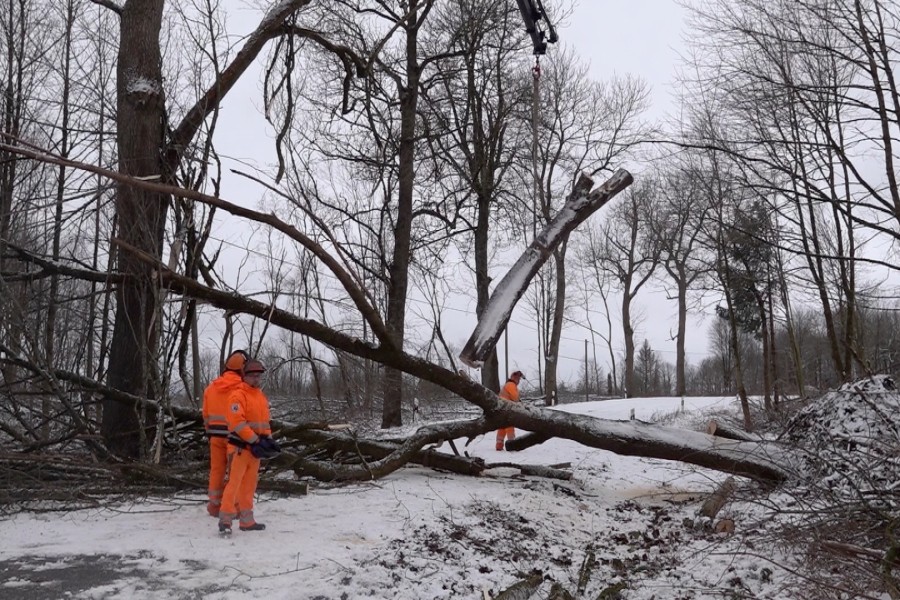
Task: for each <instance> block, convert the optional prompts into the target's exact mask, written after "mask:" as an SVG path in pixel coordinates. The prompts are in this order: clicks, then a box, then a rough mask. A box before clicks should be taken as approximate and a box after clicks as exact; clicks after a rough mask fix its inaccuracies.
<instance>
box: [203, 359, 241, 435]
mask: <svg viewBox="0 0 900 600" xmlns="http://www.w3.org/2000/svg"><path fill="white" fill-rule="evenodd" d="M243 383H244V381H243V380H242V379H241V375H240V373H237V372H236V371H225V372H224V373H222V374H221V375H219V376H218V377H216V378H215V379H213V380H212V381H211V382H210V383H209V385H208V386H206V390H205V391H204V392H203V426H204V427H205V428H206V435H208V436H209V437H223V438H225V437H228V399H229V397H230V396H231V393H232V392H233V391H234V390H236V389H237V388H238V387H240V386H241V385H242V384H243Z"/></svg>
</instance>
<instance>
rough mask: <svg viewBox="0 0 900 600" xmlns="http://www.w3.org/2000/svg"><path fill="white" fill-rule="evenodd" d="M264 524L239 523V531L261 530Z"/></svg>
mask: <svg viewBox="0 0 900 600" xmlns="http://www.w3.org/2000/svg"><path fill="white" fill-rule="evenodd" d="M265 528H266V526H265V525H263V524H262V523H254V524H253V525H241V531H262V530H263V529H265Z"/></svg>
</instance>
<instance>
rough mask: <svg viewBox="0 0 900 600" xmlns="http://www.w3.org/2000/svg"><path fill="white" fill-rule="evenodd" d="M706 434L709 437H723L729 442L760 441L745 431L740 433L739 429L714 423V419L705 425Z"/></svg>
mask: <svg viewBox="0 0 900 600" xmlns="http://www.w3.org/2000/svg"><path fill="white" fill-rule="evenodd" d="M706 433H708V434H709V435H716V436H719V437H723V438H726V439H729V440H740V441H742V442H758V441H760V438H759V437H757V436H754V435H752V434H750V433H747V432H746V431H741V430H740V429H735V428H734V427H729V426H728V425H725V424H724V423H721V422H719V421H716V420H715V419H710V421H709V423H707V425H706Z"/></svg>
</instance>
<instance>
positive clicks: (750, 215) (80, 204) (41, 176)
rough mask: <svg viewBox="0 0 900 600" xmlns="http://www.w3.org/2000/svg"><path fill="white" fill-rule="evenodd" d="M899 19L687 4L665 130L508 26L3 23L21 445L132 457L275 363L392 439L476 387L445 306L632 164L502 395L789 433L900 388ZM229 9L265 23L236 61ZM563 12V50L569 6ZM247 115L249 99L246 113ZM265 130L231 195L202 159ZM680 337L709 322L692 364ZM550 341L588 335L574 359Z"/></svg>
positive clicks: (558, 274) (494, 17) (218, 8)
mask: <svg viewBox="0 0 900 600" xmlns="http://www.w3.org/2000/svg"><path fill="white" fill-rule="evenodd" d="M896 8H897V7H896V6H895V4H894V3H892V2H879V1H872V2H867V3H862V2H826V3H820V2H809V3H807V2H787V1H784V2H774V3H773V2H755V1H753V0H741V1H740V2H704V3H699V2H698V3H686V4H685V6H684V8H683V10H684V15H685V17H686V23H687V26H686V27H687V32H688V33H687V35H686V38H687V39H688V40H691V41H690V42H689V43H688V44H687V45H686V46H685V48H684V51H683V62H682V63H681V64H680V66H679V68H678V71H677V73H675V75H676V81H677V88H676V89H677V90H678V94H677V96H676V97H675V100H674V106H673V109H672V111H671V114H670V115H669V117H670V118H669V119H668V120H666V121H665V122H663V121H660V120H657V119H651V118H649V117H648V114H649V113H648V109H649V103H650V91H649V87H648V84H647V83H646V82H645V81H644V80H642V79H641V78H640V77H639V76H635V75H631V74H617V75H615V76H608V77H603V78H602V79H600V78H595V77H594V76H593V75H592V71H591V70H590V69H589V67H588V63H587V57H584V56H580V55H579V54H578V53H577V52H576V50H575V49H574V48H573V47H571V46H567V45H566V42H565V41H561V42H560V43H559V44H558V45H556V46H553V47H552V50H551V52H548V54H547V55H546V56H545V57H543V58H542V60H541V72H540V79H539V82H538V84H536V79H535V78H534V77H533V70H532V69H533V64H534V62H533V61H534V59H533V56H532V54H531V40H530V39H529V38H528V36H527V35H526V34H525V32H524V31H523V27H522V21H521V17H520V14H519V12H518V10H517V7H516V6H515V5H514V4H512V3H508V4H504V3H494V2H486V1H485V2H482V1H478V0H454V1H446V2H438V1H432V0H415V1H407V2H401V3H395V2H387V1H378V0H372V1H363V0H359V1H351V0H331V1H326V0H322V1H315V0H285V1H282V2H279V3H273V4H265V5H263V6H261V7H260V8H259V9H258V12H257V13H256V15H257V17H256V19H254V18H253V17H252V16H251V15H252V14H253V13H251V12H250V11H249V10H248V7H245V6H244V5H241V6H240V7H239V8H238V7H235V6H232V5H229V4H225V3H215V2H210V1H206V2H201V1H195V2H188V1H178V2H173V1H170V2H164V1H163V0H128V1H126V2H122V3H116V2H114V1H112V0H94V1H87V0H80V1H79V0H67V1H66V2H62V3H60V2H49V1H41V0H7V1H6V2H5V3H4V11H3V12H2V13H0V19H2V23H0V25H2V44H3V47H2V49H3V52H2V58H0V66H2V73H3V84H2V88H3V94H2V102H3V104H2V106H0V109H2V118H3V141H2V143H0V261H2V263H0V276H2V294H3V302H2V306H3V308H2V311H3V314H2V323H0V332H2V335H0V344H2V347H0V351H2V352H3V357H2V359H0V361H2V368H3V378H4V384H5V387H4V393H5V394H6V396H7V400H8V402H4V403H3V407H4V408H3V410H4V423H3V427H4V432H5V433H6V434H7V435H9V436H11V437H13V438H15V439H17V440H18V441H20V442H22V443H28V444H31V443H38V444H48V443H52V442H54V441H58V440H59V439H60V438H59V437H58V436H60V435H63V436H68V435H69V434H68V431H69V430H68V429H67V427H62V428H60V427H59V422H60V419H63V420H66V421H70V422H71V423H74V424H75V428H76V429H77V430H79V431H93V427H92V424H93V423H99V424H100V427H99V429H100V433H101V434H102V437H103V440H104V443H105V445H106V447H107V448H109V449H110V450H111V451H112V452H113V453H116V454H122V455H127V456H139V455H141V454H142V453H144V452H146V451H147V450H148V448H149V447H150V445H151V444H150V442H151V441H152V440H151V438H150V437H148V432H151V431H153V428H152V423H153V421H154V420H155V418H156V416H155V415H154V414H153V411H151V410H146V409H141V410H135V409H134V405H133V404H129V401H123V399H124V400H129V399H131V400H133V399H135V398H137V399H155V400H160V401H162V402H163V404H164V405H166V406H169V405H176V406H187V407H197V406H198V405H199V398H200V395H201V392H202V389H203V386H204V385H205V383H206V382H207V381H209V379H211V378H212V377H213V376H214V375H215V374H216V373H217V371H218V368H219V364H220V362H221V358H222V356H223V355H224V354H226V353H227V352H228V351H229V350H231V349H232V348H233V347H248V348H250V349H251V351H252V352H253V353H254V354H258V355H259V356H261V357H262V358H263V359H264V360H265V361H266V362H267V363H268V364H269V365H270V375H269V380H268V382H267V390H268V391H269V392H270V393H272V394H284V395H286V396H289V397H292V398H303V399H305V400H309V401H312V402H314V403H315V404H316V405H318V406H319V407H321V409H322V411H323V412H325V411H326V409H330V408H339V409H340V410H341V411H343V412H346V413H351V414H352V413H356V412H364V413H366V414H372V413H373V412H376V413H379V414H380V415H381V423H382V426H384V427H389V426H396V425H399V424H401V423H402V422H403V413H404V411H409V410H411V409H412V408H413V407H414V406H415V405H416V404H417V403H418V402H422V401H426V400H428V399H432V398H439V397H441V396H445V395H446V392H447V391H448V390H449V391H451V392H459V390H460V389H462V387H464V384H463V383H461V382H459V381H457V380H456V379H451V378H450V375H448V373H458V372H459V371H460V370H462V371H463V372H464V373H466V371H465V370H464V369H462V365H461V364H459V363H458V359H457V356H458V354H459V346H460V340H458V339H457V336H459V334H460V329H462V330H463V333H462V336H464V335H465V331H466V328H465V327H464V326H460V325H459V324H458V323H457V322H450V321H451V317H450V316H449V315H450V314H452V313H453V312H454V311H452V310H447V308H448V307H449V306H452V302H453V299H454V298H455V297H458V296H460V295H464V296H466V297H467V298H469V299H470V302H471V304H470V306H472V305H474V309H472V310H474V313H475V314H476V315H477V314H481V312H482V311H483V310H484V307H485V306H486V305H487V302H488V299H489V297H490V294H491V291H492V284H493V283H494V282H496V281H498V280H499V279H500V278H501V277H502V275H503V273H504V272H505V269H506V267H507V266H508V264H509V263H510V262H511V261H510V259H509V257H510V256H513V257H514V256H516V255H517V254H519V253H520V252H521V251H522V250H523V249H524V247H525V246H526V245H527V244H528V243H530V242H531V240H533V239H534V238H535V236H536V234H537V232H538V231H540V230H541V229H543V228H544V227H545V226H546V225H547V224H548V223H549V222H550V221H551V219H552V218H553V216H554V215H555V214H556V213H557V211H558V210H559V209H560V207H561V206H562V205H563V203H564V202H565V200H566V198H567V197H569V195H570V193H571V192H572V190H573V186H574V185H575V182H576V179H577V177H578V175H579V174H580V173H582V172H586V173H588V174H590V175H591V176H592V177H593V178H595V179H596V180H597V181H598V182H599V181H602V180H604V179H606V178H607V177H609V176H610V175H611V174H612V173H613V172H614V171H615V170H616V169H618V168H621V167H627V168H628V169H629V170H630V171H632V173H633V174H634V175H635V183H634V184H633V185H632V186H630V187H629V188H628V189H626V190H625V191H624V192H622V193H621V194H619V195H618V196H617V197H616V198H615V199H613V200H612V201H611V202H610V203H609V205H608V206H606V207H604V208H603V209H601V210H600V211H599V213H598V214H597V215H596V216H595V217H594V218H592V219H590V220H589V221H588V222H586V223H585V224H584V226H582V227H581V228H579V229H578V230H576V231H575V232H573V233H572V234H571V236H567V237H566V238H565V239H564V240H563V242H562V243H561V244H560V245H558V246H557V247H556V248H555V249H554V250H553V252H552V255H551V257H550V260H549V261H548V263H547V265H546V266H545V268H544V269H542V270H541V272H540V273H539V274H538V276H537V278H536V279H535V281H534V282H533V285H532V286H530V287H529V288H528V290H527V292H526V293H525V296H524V297H523V301H522V303H521V307H520V311H521V312H520V313H518V314H517V317H516V320H517V321H519V322H524V323H527V324H528V327H529V328H531V329H533V331H534V333H533V338H532V340H531V341H529V342H523V341H521V340H514V343H515V344H516V346H517V348H521V346H522V345H524V344H527V345H528V347H530V348H533V350H531V351H530V352H528V353H526V354H525V355H524V356H523V355H518V357H514V358H513V361H512V362H511V363H509V362H507V361H506V360H505V356H503V355H502V354H498V353H494V354H491V355H490V356H489V357H488V358H487V360H486V361H485V363H484V365H483V366H482V368H481V369H480V370H479V371H478V372H475V371H469V372H467V377H469V378H474V379H480V383H481V384H482V385H484V386H485V387H486V388H487V389H494V390H496V389H497V388H498V385H499V382H500V380H501V379H502V377H503V375H504V373H501V370H506V369H507V368H511V367H513V366H516V367H519V368H523V369H526V370H527V371H528V373H529V377H528V381H529V386H531V387H530V388H529V389H528V393H529V395H531V396H537V397H541V398H543V399H544V402H546V403H547V404H554V403H556V402H557V401H558V400H559V399H560V398H561V397H562V394H564V393H565V392H570V393H574V394H575V395H577V397H581V396H582V395H583V396H584V397H590V396H592V395H594V396H614V395H627V396H640V395H653V396H658V395H661V394H674V395H685V394H732V393H733V394H737V395H738V396H740V397H742V398H743V399H744V401H745V402H746V396H747V395H748V393H750V394H759V395H761V396H763V397H764V402H765V406H766V407H773V406H777V405H778V403H779V402H780V398H781V396H782V395H784V394H786V393H790V394H801V395H802V394H806V393H808V392H809V391H810V390H814V389H823V388H826V387H830V386H835V385H837V384H840V383H842V382H846V381H849V380H851V379H852V378H854V377H855V376H857V375H859V374H863V373H871V372H873V371H890V370H891V369H892V368H893V367H894V366H895V365H896V362H897V352H898V341H897V340H896V336H895V335H894V332H895V331H897V327H896V320H897V312H896V308H897V306H896V294H895V293H894V292H893V291H892V288H891V287H890V286H889V285H887V284H886V282H888V281H889V280H890V278H891V277H892V276H893V273H894V272H895V269H896V267H895V265H896V261H895V260H894V252H895V243H896V240H897V237H898V233H900V230H898V223H900V192H898V189H897V185H896V181H895V178H896V172H895V168H894V161H895V151H894V148H893V144H894V143H896V135H897V127H898V119H897V114H898V113H900V94H898V92H897V89H896V82H895V80H894V77H893V72H892V69H891V65H892V64H893V61H894V60H895V58H896V56H895V54H896V51H895V49H894V47H893V44H891V43H890V40H891V39H893V38H894V37H895V36H896V34H897V31H898V18H897V17H898V15H897V13H896ZM229 10H231V11H233V13H234V12H237V13H239V14H240V15H241V16H240V20H241V22H242V23H253V25H252V29H250V30H249V31H247V32H242V34H241V35H240V36H237V37H236V36H235V35H234V34H233V33H231V32H230V29H229V27H230V25H229V20H228V15H229ZM548 10H549V12H550V14H549V17H550V18H549V22H551V23H555V24H557V25H559V27H560V31H564V29H563V27H562V24H564V23H565V22H567V21H578V20H580V19H581V18H582V16H581V15H582V13H581V12H579V11H583V10H585V8H584V7H579V6H576V5H570V4H568V3H562V2H561V3H558V4H554V5H553V6H548ZM592 10H596V8H595V7H592ZM233 13H232V14H233ZM588 20H589V19H585V21H588ZM617 26H618V23H617V20H616V19H614V18H610V19H608V20H607V22H604V23H603V24H602V27H598V30H599V31H601V32H602V31H604V30H605V29H607V28H609V27H617ZM623 28H624V26H623ZM254 65H256V66H258V67H259V73H260V76H259V77H258V78H254V77H252V76H251V77H250V78H249V79H248V74H250V73H253V71H252V69H251V68H252V67H253V66H254ZM254 80H255V83H253V82H254ZM239 82H240V83H241V86H240V87H239V86H237V84H238V83H239ZM248 82H250V85H249V86H248V85H247V83H248ZM536 88H537V89H538V90H539V95H535V89H536ZM235 94H247V95H248V96H249V97H245V98H244V99H243V100H244V101H243V102H241V103H239V104H238V106H240V107H242V108H241V109H240V111H231V112H232V113H235V112H238V114H229V111H228V110H225V109H224V108H223V107H226V106H227V101H229V100H230V98H232V97H234V95H235ZM248 101H249V102H248ZM250 104H252V105H254V106H256V107H257V110H258V111H259V112H260V113H261V114H262V115H263V116H264V118H265V119H266V121H267V123H268V127H270V131H271V132H272V134H273V139H272V140H271V146H270V149H271V150H270V151H271V152H273V153H274V161H273V162H271V163H269V162H261V163H258V164H251V165H246V166H245V167H244V168H235V167H234V166H230V167H229V166H227V165H226V159H227V157H226V156H223V155H222V154H221V151H220V148H219V146H218V145H217V143H216V141H217V140H218V137H217V132H219V131H230V132H235V131H238V132H240V131H242V129H243V130H245V129H246V128H244V127H243V126H244V125H245V124H246V122H247V121H249V119H250V117H249V116H248V112H249V109H248V108H247V107H248V106H249V105H250ZM245 111H248V112H245ZM232 135H233V133H232ZM241 139H243V138H241ZM226 174H229V178H230V177H237V178H239V179H240V180H242V181H243V185H242V186H241V190H242V191H240V192H238V193H237V194H236V196H239V199H238V201H234V199H235V197H234V196H232V193H233V192H232V189H237V186H236V185H235V187H234V188H232V186H231V184H229V185H228V186H225V185H224V183H225V182H226V181H230V179H226ZM247 185H252V189H254V190H256V191H255V192H254V193H247V192H246V191H244V190H246V189H247V188H246V187H244V186H247ZM226 213H227V214H228V215H230V216H229V219H228V222H226V220H225V219H224V218H223V215H224V214H226ZM235 231H237V232H238V234H235V233H234V232H235ZM235 240H237V241H235ZM235 246H237V247H235ZM660 290H662V291H663V292H664V293H665V294H666V295H667V296H668V297H670V298H672V299H673V301H674V302H675V306H676V308H675V312H674V316H673V317H671V318H669V316H668V313H667V314H666V315H665V317H664V320H665V321H666V324H665V325H658V324H654V325H653V326H652V327H653V329H657V330H659V329H663V328H665V330H667V331H668V332H669V335H670V336H671V338H672V340H673V341H674V344H675V350H674V356H672V355H670V354H668V353H666V354H661V353H660V352H659V351H658V350H656V349H654V347H653V346H652V345H651V343H650V341H649V340H648V339H644V336H640V335H638V333H637V332H638V331H639V330H640V328H641V326H642V323H644V322H645V319H650V318H653V319H656V318H658V314H657V313H648V312H645V311H648V310H651V309H648V308H647V307H650V306H655V305H654V304H652V302H650V301H649V300H647V301H646V304H644V302H645V300H644V299H645V298H649V297H650V294H651V292H653V293H656V294H659V292H660ZM692 314H693V315H697V316H703V315H708V316H709V318H708V319H707V322H708V323H709V332H708V333H707V334H705V336H706V337H707V339H708V354H707V356H706V357H704V358H702V359H701V360H697V361H696V362H694V361H688V358H687V357H688V355H687V350H686V345H687V343H688V340H689V339H691V338H696V337H698V333H697V327H696V326H695V325H691V324H690V323H691V322H690V321H689V320H688V317H689V315H692ZM576 323H577V325H575V324H576ZM201 324H204V325H206V326H207V327H211V328H212V329H208V330H204V332H208V331H210V330H212V331H216V332H220V334H217V335H216V336H215V338H213V336H211V335H209V334H208V333H204V334H203V335H201V329H200V327H201ZM576 331H577V333H573V332H576ZM585 331H587V332H588V333H587V334H585ZM700 335H703V334H700ZM564 337H569V338H575V339H584V338H587V339H586V340H585V342H584V356H583V357H575V356H572V355H571V354H563V353H562V352H561V346H562V340H563V339H564ZM654 343H655V342H654ZM499 348H500V350H501V352H502V351H503V348H504V347H503V346H502V345H501V346H500V347H499ZM413 357H416V358H418V359H420V360H423V361H425V362H426V363H427V364H426V365H423V364H421V363H418V362H415V361H414V360H413ZM563 358H566V360H568V361H570V364H571V361H575V360H576V359H580V364H579V365H578V367H577V370H576V371H575V373H574V374H572V373H571V372H566V373H565V374H564V375H563V374H562V370H561V360H562V359H563ZM432 367H437V368H438V370H435V369H434V368H432ZM441 369H443V370H441ZM567 371H571V367H569V368H568V369H567ZM404 373H405V374H406V375H404ZM464 397H465V396H464ZM141 406H143V405H141ZM60 430H62V431H65V432H66V433H60Z"/></svg>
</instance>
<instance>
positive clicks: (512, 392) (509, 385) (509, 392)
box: [498, 379, 519, 402]
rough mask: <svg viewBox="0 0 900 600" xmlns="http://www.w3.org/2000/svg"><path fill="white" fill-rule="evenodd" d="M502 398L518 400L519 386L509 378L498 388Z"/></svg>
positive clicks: (512, 400)
mask: <svg viewBox="0 0 900 600" xmlns="http://www.w3.org/2000/svg"><path fill="white" fill-rule="evenodd" d="M498 396H500V397H501V398H503V399H504V400H509V401H510V402H518V401H519V386H517V385H516V384H515V383H514V382H513V381H512V380H511V379H508V380H507V381H506V385H504V386H503V389H502V390H500V393H499V394H498Z"/></svg>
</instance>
